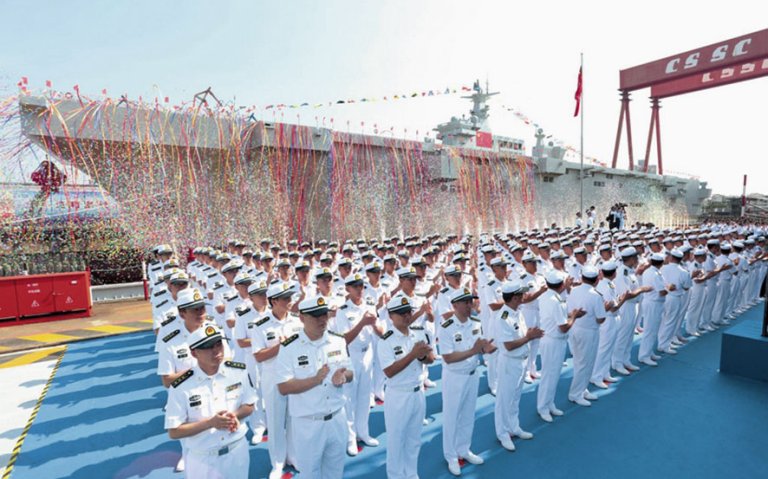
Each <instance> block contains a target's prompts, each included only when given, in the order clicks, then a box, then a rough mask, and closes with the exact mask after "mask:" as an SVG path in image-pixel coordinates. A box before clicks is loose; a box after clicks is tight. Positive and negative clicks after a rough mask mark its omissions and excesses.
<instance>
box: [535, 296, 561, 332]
mask: <svg viewBox="0 0 768 479" xmlns="http://www.w3.org/2000/svg"><path fill="white" fill-rule="evenodd" d="M539 321H540V323H541V329H543V330H544V337H545V338H555V339H565V338H567V337H568V333H564V332H562V331H560V326H562V325H564V324H567V323H568V306H567V305H566V302H565V299H563V297H562V296H560V294H558V293H557V292H556V291H552V290H547V291H545V292H544V294H542V295H541V297H539Z"/></svg>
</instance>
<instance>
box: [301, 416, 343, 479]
mask: <svg viewBox="0 0 768 479" xmlns="http://www.w3.org/2000/svg"><path fill="white" fill-rule="evenodd" d="M346 434H347V422H346V414H345V413H344V410H343V408H342V410H341V411H339V412H338V413H336V415H335V416H333V417H332V418H331V419H329V420H328V421H323V420H322V419H319V420H318V419H310V418H305V417H292V418H291V437H292V439H293V440H294V441H296V444H298V445H299V447H297V448H296V467H297V468H298V469H299V471H300V472H301V474H300V475H301V476H302V477H304V476H306V477H311V478H317V479H339V478H341V477H342V475H343V474H344V460H345V459H346V450H347V441H346V438H347V435H346Z"/></svg>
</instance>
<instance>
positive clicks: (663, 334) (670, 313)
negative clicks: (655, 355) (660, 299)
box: [657, 294, 683, 351]
mask: <svg viewBox="0 0 768 479" xmlns="http://www.w3.org/2000/svg"><path fill="white" fill-rule="evenodd" d="M682 308H683V297H682V296H675V295H672V294H668V295H667V299H666V301H664V310H663V313H662V317H661V325H660V326H659V334H658V338H657V339H658V342H659V345H658V348H659V351H666V350H667V349H669V348H670V346H671V343H672V340H673V339H674V338H675V335H677V330H676V329H675V327H676V326H677V324H678V322H677V319H678V317H679V316H680V313H681V312H682Z"/></svg>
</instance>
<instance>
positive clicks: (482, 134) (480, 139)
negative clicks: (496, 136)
mask: <svg viewBox="0 0 768 479" xmlns="http://www.w3.org/2000/svg"><path fill="white" fill-rule="evenodd" d="M475 145H476V146H479V147H481V148H493V135H492V134H491V133H489V132H487V131H478V132H477V133H475Z"/></svg>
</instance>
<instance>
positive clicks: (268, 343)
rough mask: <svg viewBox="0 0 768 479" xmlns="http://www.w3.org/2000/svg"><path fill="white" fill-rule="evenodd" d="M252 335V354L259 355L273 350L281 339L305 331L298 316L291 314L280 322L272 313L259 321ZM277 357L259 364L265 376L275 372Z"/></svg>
mask: <svg viewBox="0 0 768 479" xmlns="http://www.w3.org/2000/svg"><path fill="white" fill-rule="evenodd" d="M254 325H255V327H254V328H253V330H252V334H251V352H252V353H254V354H255V353H257V352H259V351H261V350H262V349H267V348H271V347H272V346H274V345H276V344H278V343H279V342H280V338H281V337H282V338H288V337H290V336H293V335H294V334H297V333H299V332H300V331H303V330H304V325H303V324H302V322H301V320H300V319H299V318H298V317H297V316H293V315H291V314H289V315H288V316H287V317H286V318H285V319H284V320H283V321H280V320H279V319H277V318H276V317H275V315H274V314H272V311H269V313H268V314H267V315H266V316H264V317H262V318H261V319H259V320H257V321H256V322H255V323H254ZM275 359H276V356H275V357H272V358H270V359H267V360H266V361H261V362H259V363H258V364H259V368H260V370H261V371H262V372H263V373H264V374H265V375H267V374H272V373H273V372H274V362H275Z"/></svg>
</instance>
